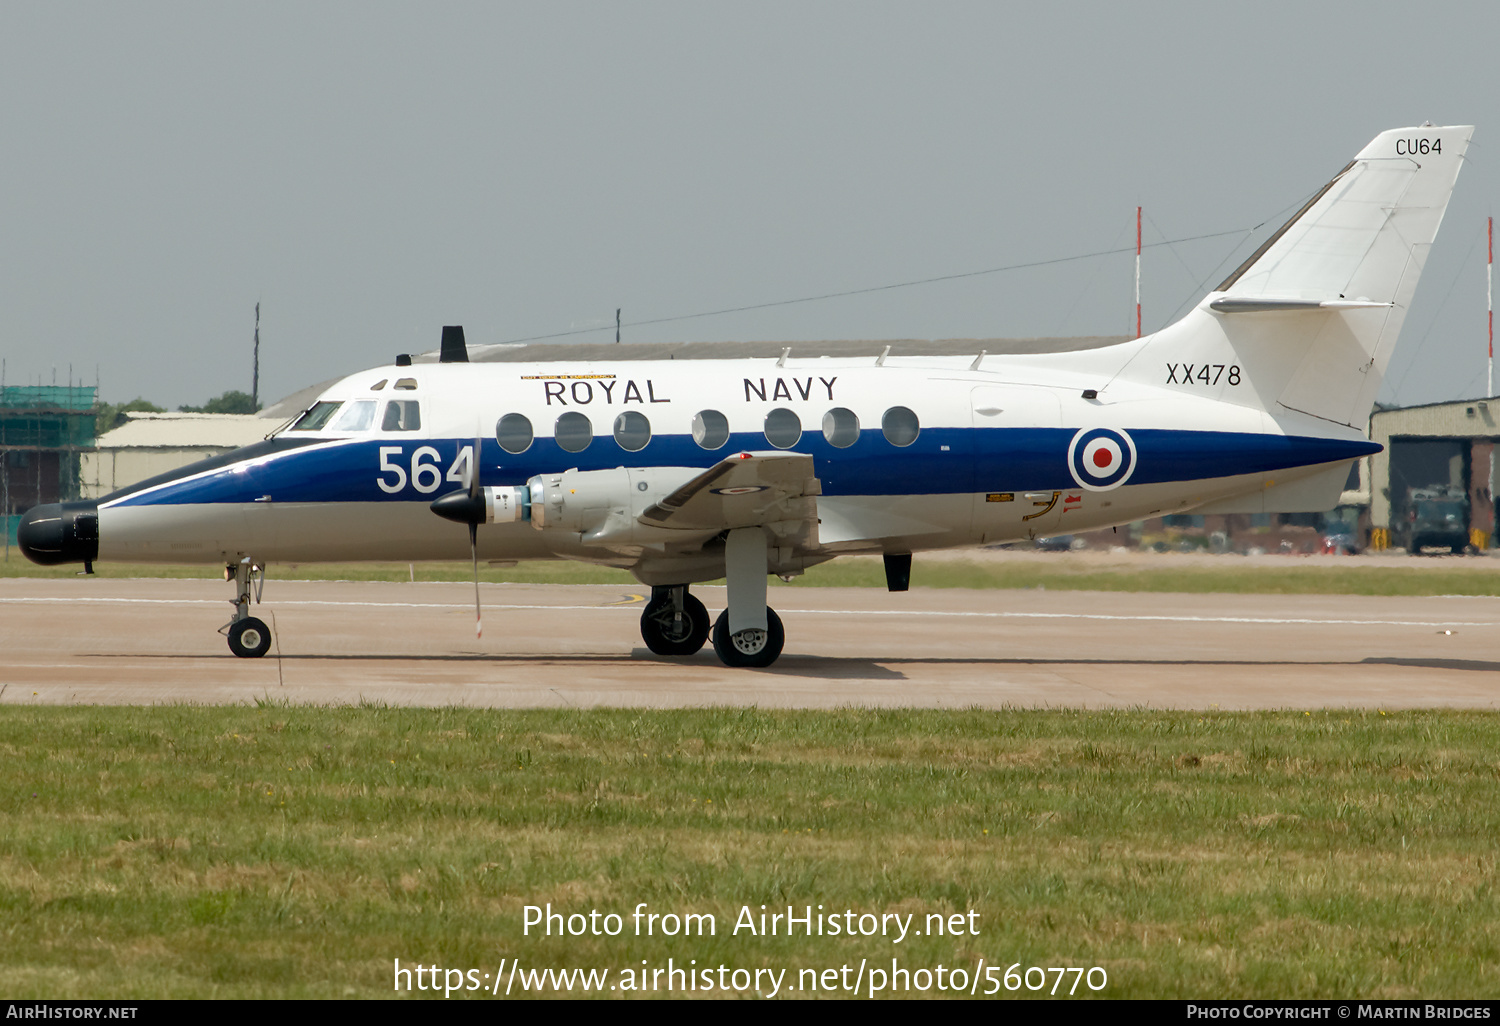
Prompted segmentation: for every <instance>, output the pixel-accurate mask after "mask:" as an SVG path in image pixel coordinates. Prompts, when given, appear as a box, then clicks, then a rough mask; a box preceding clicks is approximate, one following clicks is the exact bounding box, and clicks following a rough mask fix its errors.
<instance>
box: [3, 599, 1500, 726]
mask: <svg viewBox="0 0 1500 1026" xmlns="http://www.w3.org/2000/svg"><path fill="white" fill-rule="evenodd" d="M229 592H230V586H229V585H227V584H223V583H220V582H212V581H170V580H100V579H93V580H89V579H82V578H80V579H74V580H27V579H9V580H0V702H3V703H7V704H17V703H28V702H31V703H37V702H44V703H58V704H63V703H101V704H151V703H163V702H201V703H233V702H242V703H245V702H251V701H253V700H255V699H263V698H266V697H271V698H274V699H280V700H286V701H291V702H296V703H323V704H341V703H351V702H357V701H359V700H361V699H367V700H374V701H382V702H386V703H390V704H393V705H395V704H400V705H423V706H442V705H465V706H498V707H523V706H524V707H536V706H544V707H545V706H551V707H561V706H576V707H587V706H656V707H672V706H701V705H726V706H760V707H788V708H792V707H802V708H829V707H841V706H923V707H942V708H962V707H970V706H981V707H986V708H1001V707H1044V706H1045V707H1071V708H1095V709H1097V708H1108V707H1115V708H1133V707H1148V708H1162V709H1211V708H1219V709H1286V708H1292V709H1308V708H1320V707H1356V708H1371V709H1374V708H1382V709H1394V708H1425V707H1439V706H1442V707H1450V708H1469V709H1493V708H1496V707H1497V702H1500V599H1497V598H1474V597H1440V598H1371V597H1358V596H1278V595H1170V594H1167V595H1163V594H1120V593H1106V592H1076V591H1050V592H1048V591H966V590H956V589H955V590H947V589H920V588H919V589H915V590H913V591H910V592H907V593H904V594H894V595H893V594H887V593H886V592H883V591H878V590H874V589H852V588H849V589H845V588H830V589H821V588H796V589H793V588H775V587H773V588H772V590H771V602H772V605H773V606H774V607H775V608H776V609H777V610H778V612H780V614H781V616H782V619H783V621H784V622H785V624H786V628H787V644H786V650H785V654H784V655H783V656H782V658H781V659H780V661H779V662H777V663H776V665H775V666H773V667H771V668H770V669H767V670H730V669H728V668H726V667H724V666H722V665H720V664H719V662H718V660H717V659H715V658H714V656H713V653H712V650H711V649H705V650H704V651H703V652H700V653H699V654H698V655H697V656H694V657H692V658H686V659H662V658H658V657H656V656H653V655H652V654H651V653H650V652H648V651H647V650H646V648H645V646H644V645H643V644H642V642H641V639H640V634H639V628H638V621H639V617H640V610H641V605H642V600H641V594H642V593H641V591H639V590H636V591H631V590H628V589H622V588H620V587H614V586H592V585H591V586H568V585H520V584H494V585H485V586H484V587H483V596H484V604H485V633H484V637H483V639H482V640H479V641H476V640H475V638H474V623H473V615H474V614H473V605H472V601H473V592H472V588H471V586H468V585H463V584H424V583H418V584H408V583H345V582H312V581H278V580H274V579H273V580H271V581H270V582H268V583H267V584H266V587H265V593H264V598H265V604H264V605H262V606H260V607H259V608H258V609H257V611H256V615H259V616H260V617H261V619H263V620H265V621H266V622H267V623H272V624H273V627H274V630H275V634H276V644H275V646H274V647H273V648H272V650H271V653H270V654H269V655H267V656H266V657H265V658H264V659H259V660H248V659H236V658H235V657H234V656H232V655H230V653H229V650H228V647H227V646H226V644H225V642H224V639H223V638H222V637H221V636H220V635H218V634H217V633H215V631H216V629H217V628H218V627H219V626H220V625H221V624H222V623H223V622H224V621H225V620H227V619H228V616H229V609H230V607H229V604H228V602H227V601H226V600H227V598H228V596H229ZM694 593H695V594H697V595H698V596H699V597H700V598H702V599H703V601H704V603H705V604H706V605H707V606H708V607H709V609H710V610H711V611H714V612H715V613H716V612H717V610H719V609H720V608H722V606H723V602H724V589H723V588H713V587H700V588H695V589H694Z"/></svg>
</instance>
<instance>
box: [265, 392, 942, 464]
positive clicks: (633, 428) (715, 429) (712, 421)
mask: <svg viewBox="0 0 1500 1026" xmlns="http://www.w3.org/2000/svg"><path fill="white" fill-rule="evenodd" d="M381 384H384V382H381ZM379 405H380V403H379V402H378V401H377V400H374V399H355V400H353V401H352V402H347V403H346V402H336V401H328V400H323V401H319V402H317V403H314V404H313V405H312V406H311V407H310V408H309V409H308V410H307V411H306V412H305V413H303V414H302V416H301V417H299V418H297V422H296V423H295V424H293V425H292V426H291V429H290V430H292V431H321V430H323V429H324V428H328V429H329V430H332V431H340V432H355V431H368V430H370V428H372V427H373V426H374V425H375V413H376V407H377V406H379ZM421 427H422V411H421V409H420V408H419V406H418V404H417V400H415V399H392V400H389V401H388V402H386V403H385V406H384V409H383V411H382V413H381V417H380V430H382V431H418V430H420V429H421ZM880 430H881V433H882V434H884V435H885V440H886V441H887V442H890V443H891V444H892V445H894V446H898V447H901V448H904V447H906V446H908V445H911V444H912V443H913V442H915V441H916V440H917V435H918V434H920V433H921V430H922V429H921V425H920V423H919V422H918V421H917V415H916V414H915V413H913V412H912V411H911V410H909V409H907V408H906V407H905V406H892V407H891V408H890V409H888V410H886V411H885V414H884V416H882V417H881V418H880ZM763 431H764V433H765V436H766V441H767V442H769V443H770V444H771V445H772V446H774V447H776V448H777V449H790V448H791V447H792V446H794V445H796V444H797V443H798V442H799V441H801V440H802V418H801V417H798V416H797V414H796V412H795V411H793V410H789V409H787V408H786V407H784V406H783V407H778V408H776V409H774V410H772V411H771V412H770V413H767V414H766V419H765V424H764V426H763ZM614 436H615V441H616V442H617V443H618V444H619V446H620V448H622V449H624V450H625V451H626V452H640V451H641V450H642V449H644V448H645V447H646V445H647V443H649V442H650V441H651V422H650V421H649V420H647V419H646V416H645V414H643V413H637V412H636V411H634V410H627V411H626V412H624V413H622V414H620V415H619V416H618V417H616V418H615V424H614ZM535 437H536V436H535V433H534V432H533V431H532V427H531V421H530V420H529V419H528V418H527V417H526V416H525V415H524V414H520V413H507V414H506V415H505V416H503V417H501V418H500V420H499V421H498V422H497V423H496V424H495V439H496V441H498V442H499V443H500V448H502V449H504V450H505V451H506V452H508V453H522V452H525V451H526V450H527V449H529V448H531V443H532V441H533V440H534V438H535ZM552 437H553V439H554V440H555V441H556V442H557V444H558V446H559V447H560V448H561V449H563V451H565V452H582V451H583V450H584V449H587V448H588V447H589V444H590V443H591V442H593V440H594V425H593V423H592V422H591V421H590V420H589V418H588V417H587V416H585V415H584V414H582V413H578V412H576V411H572V410H570V411H568V412H567V413H564V414H563V415H562V416H560V417H558V418H557V422H556V423H555V424H554V425H553V428H552ZM823 437H824V438H825V439H826V440H827V441H828V444H829V445H832V446H834V447H835V448H838V449H847V448H849V446H851V445H853V444H854V443H855V442H857V441H859V416H858V415H857V414H856V413H855V412H854V411H853V410H850V409H846V408H844V407H842V406H839V407H835V408H834V409H831V410H829V411H828V412H827V413H825V414H823ZM693 441H694V442H696V443H697V444H698V446H699V448H702V449H709V450H713V449H722V448H723V447H724V446H725V444H727V443H728V441H729V419H728V418H727V417H725V416H724V414H722V413H720V412H719V411H718V410H703V411H701V412H699V413H698V414H697V415H696V416H694V417H693Z"/></svg>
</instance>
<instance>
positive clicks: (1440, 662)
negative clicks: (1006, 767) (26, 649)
mask: <svg viewBox="0 0 1500 1026" xmlns="http://www.w3.org/2000/svg"><path fill="white" fill-rule="evenodd" d="M92 656H93V658H98V659H140V658H148V659H202V658H204V657H203V656H199V655H188V654H183V653H180V652H174V653H161V654H156V655H144V654H139V653H137V654H130V655H126V654H124V653H115V652H108V653H106V652H99V653H93V654H92ZM216 658H217V657H216ZM225 658H229V657H225ZM276 658H280V659H282V660H283V661H285V662H289V663H318V662H370V663H377V662H394V663H427V662H430V663H474V664H491V665H507V664H515V663H528V664H538V663H540V664H552V665H557V666H569V665H578V666H605V665H609V664H611V663H616V664H624V665H639V664H640V663H643V662H649V663H654V664H655V665H657V666H661V667H663V668H665V667H670V666H674V665H676V666H691V667H704V668H712V669H715V670H719V669H722V668H721V667H720V665H719V663H718V661H717V660H716V659H714V657H713V655H712V653H710V652H707V651H706V650H705V651H704V652H700V653H698V654H697V655H696V656H689V657H686V658H678V659H672V658H663V657H661V656H658V655H654V654H653V653H652V652H650V651H649V650H648V649H645V648H637V649H634V650H632V651H631V653H630V654H629V655H605V654H598V653H576V654H561V653H549V654H539V653H525V654H513V655H511V654H504V653H497V654H489V653H478V652H474V653H454V654H431V653H422V654H415V653H357V654H356V653H303V654H297V653H291V654H283V655H281V656H279V657H278V656H275V655H272V656H267V657H266V661H267V662H271V661H272V660H274V659H276ZM901 666H975V667H993V668H1001V667H1008V668H1012V669H1016V668H1023V667H1037V668H1046V667H1052V666H1162V667H1196V666H1201V667H1225V666H1241V667H1259V668H1263V669H1265V668H1275V667H1284V668H1286V669H1311V668H1314V667H1335V666H1404V667H1410V668H1412V669H1426V670H1471V671H1477V672H1481V673H1495V672H1497V671H1500V662H1496V661H1488V660H1478V659H1438V658H1402V657H1398V656H1377V657H1371V658H1366V659H1360V660H1357V661H1354V660H1350V661H1342V660H1326V659H1325V660H1296V659H1076V658H1075V659H1030V658H1025V657H1008V658H1007V657H994V658H983V657H972V656H961V657H944V656H928V657H918V656H897V657H892V658H889V659H879V658H870V657H868V656H860V657H853V658H846V657H839V656H814V655H795V654H792V655H785V656H782V658H781V659H780V660H779V661H777V663H776V664H775V665H774V666H771V667H767V668H765V669H760V670H738V671H733V672H734V673H735V674H739V673H755V674H759V675H761V676H770V677H812V678H819V679H825V680H847V679H852V680H906V679H908V677H907V675H906V674H905V673H904V672H902V671H901V669H899V667H901Z"/></svg>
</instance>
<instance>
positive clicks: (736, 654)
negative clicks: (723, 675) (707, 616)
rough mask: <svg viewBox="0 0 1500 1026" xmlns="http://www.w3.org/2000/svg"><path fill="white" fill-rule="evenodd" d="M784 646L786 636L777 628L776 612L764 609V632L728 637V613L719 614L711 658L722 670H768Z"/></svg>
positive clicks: (779, 627) (741, 633) (749, 631)
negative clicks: (716, 657) (713, 656)
mask: <svg viewBox="0 0 1500 1026" xmlns="http://www.w3.org/2000/svg"><path fill="white" fill-rule="evenodd" d="M784 644H786V632H785V631H784V630H782V628H781V617H779V616H777V615H776V610H774V609H772V608H771V607H770V606H767V607H766V629H765V630H759V629H757V628H751V629H750V630H745V631H740V632H739V633H738V634H730V633H729V610H727V609H726V610H724V612H722V613H720V614H719V619H718V620H717V621H716V622H715V623H714V654H715V655H717V656H718V657H719V661H720V662H721V663H723V664H724V665H725V666H755V667H759V666H770V665H771V664H772V663H774V662H775V661H776V657H777V656H779V655H781V646H782V645H784Z"/></svg>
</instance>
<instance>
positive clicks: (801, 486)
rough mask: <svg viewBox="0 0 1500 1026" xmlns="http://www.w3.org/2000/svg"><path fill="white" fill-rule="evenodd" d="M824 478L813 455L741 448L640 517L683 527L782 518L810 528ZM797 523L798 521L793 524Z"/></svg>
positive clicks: (747, 523)
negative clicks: (815, 473)
mask: <svg viewBox="0 0 1500 1026" xmlns="http://www.w3.org/2000/svg"><path fill="white" fill-rule="evenodd" d="M822 494H823V484H822V482H821V481H819V480H818V479H817V478H816V477H814V476H813V458H812V457H811V456H808V455H805V454H803V453H796V452H742V453H738V454H736V455H734V456H730V457H729V458H728V459H725V460H722V461H720V462H719V463H718V464H716V465H715V466H712V467H710V468H709V469H708V470H705V471H704V472H703V473H701V474H699V475H698V476H697V477H695V478H693V479H692V480H691V481H688V482H687V483H686V484H684V485H683V486H682V487H680V488H678V489H677V490H676V491H674V492H673V493H672V494H670V495H668V496H666V497H665V498H663V499H662V500H661V501H660V502H657V503H655V504H654V505H652V506H649V507H647V508H646V510H645V511H644V512H643V513H641V515H640V518H639V519H640V522H641V523H642V524H646V525H648V526H651V527H665V528H674V529H678V530H685V531H701V530H719V531H723V530H730V529H733V528H736V527H753V526H756V525H765V526H769V525H773V524H783V525H786V527H787V528H790V529H791V530H790V531H786V532H783V533H792V531H796V532H797V533H801V532H808V533H811V529H813V528H816V526H817V522H818V500H817V497H818V496H819V495H822ZM793 525H796V526H795V527H793Z"/></svg>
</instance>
